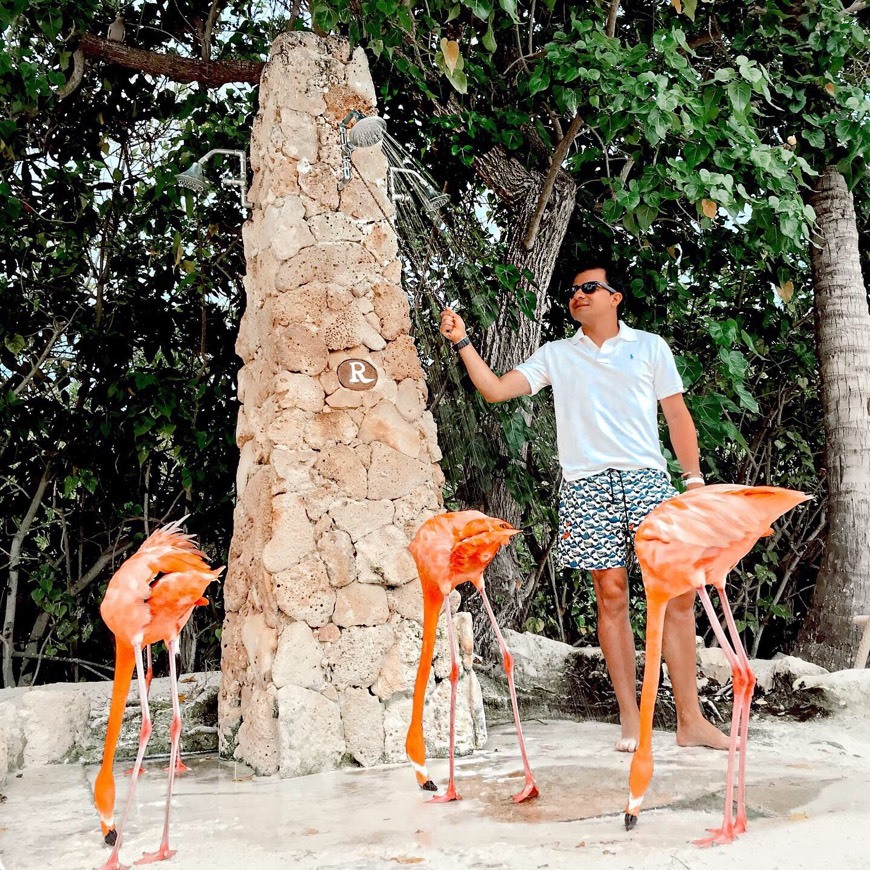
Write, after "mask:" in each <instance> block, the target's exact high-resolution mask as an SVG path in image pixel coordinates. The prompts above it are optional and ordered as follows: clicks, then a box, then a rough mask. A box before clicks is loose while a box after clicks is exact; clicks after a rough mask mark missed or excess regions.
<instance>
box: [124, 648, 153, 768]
mask: <svg viewBox="0 0 870 870" xmlns="http://www.w3.org/2000/svg"><path fill="white" fill-rule="evenodd" d="M145 659H146V661H147V664H146V666H145V697H146V698H150V697H151V681H152V680H153V679H154V663H153V662H152V660H151V644H150V643H149V644H148V645H147V646H146V647H145ZM132 773H133V768H132V767H130V768H128V769H127V770H125V771H124V776H130V774H132ZM146 773H148V768H146V767H140V768H139V776H143V775H144V774H146Z"/></svg>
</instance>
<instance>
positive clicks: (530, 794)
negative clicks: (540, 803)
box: [513, 777, 540, 804]
mask: <svg viewBox="0 0 870 870" xmlns="http://www.w3.org/2000/svg"><path fill="white" fill-rule="evenodd" d="M539 794H540V792H539V791H538V786H537V784H536V783H535V781H534V779H532V778H531V777H529V778H528V779H526V787H525V788H524V789H523V790H522V791H521V792H520V793H519V794H515V795H513V800H514V803H517V804H521V803H522V802H523V801H530V800H532V798H536V797H537V796H538V795H539Z"/></svg>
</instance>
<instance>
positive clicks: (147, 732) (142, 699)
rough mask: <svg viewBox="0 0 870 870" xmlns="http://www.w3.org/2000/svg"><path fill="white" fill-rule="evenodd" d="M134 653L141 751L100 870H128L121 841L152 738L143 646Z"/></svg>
mask: <svg viewBox="0 0 870 870" xmlns="http://www.w3.org/2000/svg"><path fill="white" fill-rule="evenodd" d="M133 652H134V655H135V657H136V678H137V680H138V682H139V703H140V705H141V707H142V727H141V728H140V730H139V751H138V752H137V753H136V763H135V764H134V765H133V775H132V777H131V779H130V787H129V788H128V789H127V801H126V803H125V804H124V813H123V815H122V816H121V823H120V824H119V825H118V828H117V832H118V835H117V837H116V838H115V845H114V848H113V849H112V854H111V855H109V860H108V861H106V863H105V864H104V865H103V866H102V867H101V868H100V870H126V868H125V867H124V866H123V865H122V864H121V863H120V862H119V861H118V852H120V850H121V840H122V839H123V835H124V828H125V826H126V824H127V815H128V814H129V812H130V806H131V804H132V803H133V794H134V792H135V791H136V780H137V779H138V778H139V770H140V768H141V767H142V759H143V758H144V757H145V748H146V746H147V745H148V738H149V737H151V714H150V712H149V710H148V689H147V688H146V686H145V674H144V673H143V671H142V646H141V644H134V645H133Z"/></svg>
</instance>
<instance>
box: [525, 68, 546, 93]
mask: <svg viewBox="0 0 870 870" xmlns="http://www.w3.org/2000/svg"><path fill="white" fill-rule="evenodd" d="M548 87H550V70H549V69H548V68H547V67H545V66H538V67H535V69H534V70H533V71H532V74H531V76H530V77H529V96H530V97H533V96H534V95H535V94H537V93H540V92H541V91H545V90H547V88H548Z"/></svg>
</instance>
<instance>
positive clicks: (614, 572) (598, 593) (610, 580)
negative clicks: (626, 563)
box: [592, 568, 628, 615]
mask: <svg viewBox="0 0 870 870" xmlns="http://www.w3.org/2000/svg"><path fill="white" fill-rule="evenodd" d="M592 585H593V586H594V587H595V598H596V600H597V602H598V609H599V611H602V612H603V613H605V614H607V615H614V614H619V613H621V612H623V611H627V610H628V577H627V575H626V573H625V568H604V569H602V570H600V571H592Z"/></svg>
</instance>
